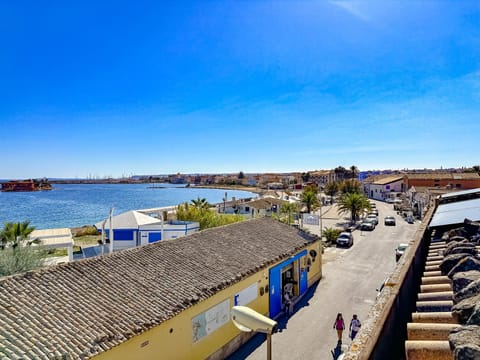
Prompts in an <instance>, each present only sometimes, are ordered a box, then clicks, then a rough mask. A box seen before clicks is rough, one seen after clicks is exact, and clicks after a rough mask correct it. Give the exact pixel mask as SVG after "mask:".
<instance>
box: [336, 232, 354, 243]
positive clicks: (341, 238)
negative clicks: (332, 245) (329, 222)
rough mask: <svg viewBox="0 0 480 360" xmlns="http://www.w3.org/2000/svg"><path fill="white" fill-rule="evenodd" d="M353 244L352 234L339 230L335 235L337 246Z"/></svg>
mask: <svg viewBox="0 0 480 360" xmlns="http://www.w3.org/2000/svg"><path fill="white" fill-rule="evenodd" d="M352 245H353V235H352V233H349V232H346V231H344V232H341V233H340V235H338V237H337V246H348V247H350V246H352Z"/></svg>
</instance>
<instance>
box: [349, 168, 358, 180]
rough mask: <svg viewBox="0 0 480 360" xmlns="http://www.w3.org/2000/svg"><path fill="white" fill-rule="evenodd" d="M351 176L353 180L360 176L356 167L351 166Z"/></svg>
mask: <svg viewBox="0 0 480 360" xmlns="http://www.w3.org/2000/svg"><path fill="white" fill-rule="evenodd" d="M350 175H351V176H352V180H355V179H356V178H357V176H358V168H357V167H356V166H355V165H352V166H350Z"/></svg>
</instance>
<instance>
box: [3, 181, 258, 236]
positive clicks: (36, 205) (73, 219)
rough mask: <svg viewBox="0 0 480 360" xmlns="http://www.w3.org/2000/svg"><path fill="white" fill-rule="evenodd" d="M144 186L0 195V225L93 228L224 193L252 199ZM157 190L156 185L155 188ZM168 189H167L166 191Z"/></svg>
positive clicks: (211, 191) (70, 187) (242, 193)
mask: <svg viewBox="0 0 480 360" xmlns="http://www.w3.org/2000/svg"><path fill="white" fill-rule="evenodd" d="M149 186H150V185H148V184H93V185H92V184H72V185H66V184H65V185H64V184H58V185H57V184H54V185H53V190H51V191H35V192H0V223H1V224H3V223H4V222H18V221H24V220H30V223H31V225H32V226H35V228H37V229H49V228H58V227H75V226H83V225H89V224H95V223H97V222H99V221H101V220H102V219H105V218H106V217H108V214H109V211H110V208H111V207H114V208H115V210H114V215H118V214H120V213H123V212H125V211H129V210H135V209H147V208H154V207H162V206H171V205H178V204H181V203H184V202H190V201H191V200H192V199H196V198H197V197H200V198H205V199H207V201H208V202H209V203H211V204H214V203H220V202H222V201H223V200H222V199H223V197H224V196H225V192H227V198H228V199H229V200H231V199H232V197H235V198H237V199H241V198H248V197H255V196H256V195H255V194H254V193H250V192H247V191H238V190H221V189H200V188H194V187H192V188H185V187H183V186H175V185H166V184H165V185H163V186H165V187H162V188H158V187H157V188H149ZM157 186H158V185H157ZM167 186H168V187H167Z"/></svg>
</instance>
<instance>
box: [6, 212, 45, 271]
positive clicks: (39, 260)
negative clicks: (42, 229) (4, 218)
mask: <svg viewBox="0 0 480 360" xmlns="http://www.w3.org/2000/svg"><path fill="white" fill-rule="evenodd" d="M33 230H35V228H34V227H33V226H30V222H29V221H24V222H19V223H5V224H4V226H3V229H2V231H0V276H6V275H12V274H17V273H21V272H25V271H30V270H33V269H36V268H39V267H41V266H42V265H43V263H44V257H45V255H46V253H45V252H44V251H43V250H42V249H41V248H40V247H37V246H31V244H32V243H38V241H35V240H30V239H29V238H28V237H29V235H30V234H31V233H32V231H33Z"/></svg>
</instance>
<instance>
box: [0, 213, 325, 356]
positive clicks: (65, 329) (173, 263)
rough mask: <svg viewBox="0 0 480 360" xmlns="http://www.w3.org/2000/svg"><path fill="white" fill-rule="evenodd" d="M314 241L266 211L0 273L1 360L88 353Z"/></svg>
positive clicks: (132, 333) (149, 326)
mask: <svg viewBox="0 0 480 360" xmlns="http://www.w3.org/2000/svg"><path fill="white" fill-rule="evenodd" d="M314 240H316V238H315V237H313V236H312V235H309V234H306V233H304V232H302V231H300V230H297V229H295V228H293V227H290V226H288V225H285V224H282V223H280V222H277V221H275V220H272V219H270V218H260V219H254V220H248V221H244V222H241V223H236V224H232V225H228V226H223V227H219V228H214V229H209V230H204V231H201V232H198V233H195V234H192V235H190V236H186V237H182V238H178V239H175V240H169V241H161V242H158V243H155V244H151V245H147V246H143V247H140V248H135V249H129V250H124V251H121V252H118V253H114V254H112V255H108V256H104V257H99V258H91V259H86V260H82V261H77V262H73V263H68V264H62V265H58V266H54V267H51V268H45V269H41V270H38V271H34V272H29V273H25V274H21V275H16V276H10V277H6V278H3V279H0V358H3V357H6V358H11V359H16V358H22V359H29V358H30V359H38V358H47V357H48V358H62V356H67V357H68V358H81V359H84V358H89V357H91V356H93V355H95V354H97V353H99V352H102V351H105V350H108V349H110V348H112V347H114V346H116V345H118V344H120V343H122V342H123V341H126V340H127V339H129V338H131V337H133V336H134V335H135V334H139V333H141V332H143V331H145V330H147V329H149V328H152V327H154V326H156V325H158V324H160V323H162V322H164V321H166V320H167V319H170V318H172V317H174V316H175V315H176V314H178V313H180V312H181V311H183V310H185V309H187V308H188V307H190V306H192V305H193V304H195V303H197V302H199V301H202V300H204V299H207V298H209V297H211V296H212V295H214V294H215V293H217V292H218V291H219V290H221V289H223V288H226V287H228V286H229V285H231V284H233V283H236V282H239V281H240V280H242V279H243V278H245V277H247V276H250V275H252V274H254V273H255V272H257V271H259V270H260V269H261V268H265V267H266V266H268V265H269V264H272V263H275V262H277V261H279V260H281V259H282V258H286V257H289V256H291V255H292V254H294V253H295V252H297V251H298V250H300V249H302V248H304V247H305V246H306V245H307V244H309V243H310V242H312V241H314Z"/></svg>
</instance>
